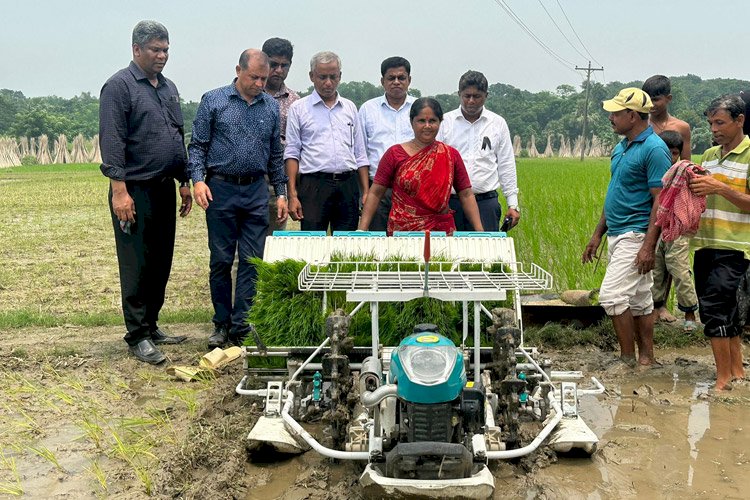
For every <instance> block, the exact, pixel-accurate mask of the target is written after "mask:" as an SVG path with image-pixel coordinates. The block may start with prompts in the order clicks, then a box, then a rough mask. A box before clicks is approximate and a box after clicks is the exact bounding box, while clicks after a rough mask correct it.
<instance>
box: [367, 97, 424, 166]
mask: <svg viewBox="0 0 750 500" xmlns="http://www.w3.org/2000/svg"><path fill="white" fill-rule="evenodd" d="M415 100H416V98H415V97H413V96H410V95H407V96H406V100H405V101H404V103H403V104H402V105H401V107H400V108H399V109H394V108H393V107H392V106H391V105H390V104H388V100H387V99H386V97H385V95H382V96H380V97H376V98H374V99H370V100H369V101H367V102H365V103H364V104H362V106H360V108H359V115H358V117H359V125H360V127H362V130H363V131H364V136H365V148H366V149H367V159H368V160H369V161H370V179H374V178H375V172H377V170H378V164H379V163H380V158H382V157H383V155H384V154H385V152H386V150H387V149H388V148H390V147H391V146H393V145H395V144H401V143H404V142H406V141H410V140H411V139H413V138H414V130H412V128H411V122H410V121H409V112H410V111H411V105H412V103H413V102H414V101H415Z"/></svg>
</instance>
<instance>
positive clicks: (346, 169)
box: [284, 52, 369, 231]
mask: <svg viewBox="0 0 750 500" xmlns="http://www.w3.org/2000/svg"><path fill="white" fill-rule="evenodd" d="M310 80H311V81H312V82H313V86H314V87H315V90H314V91H313V92H312V94H310V95H308V96H306V97H303V98H302V99H300V100H298V101H296V102H295V103H293V104H292V105H291V107H290V108H289V114H288V115H287V124H286V148H285V149H284V161H285V163H286V171H287V175H288V176H289V214H290V215H291V216H292V218H293V219H294V220H299V221H300V227H301V229H302V230H303V231H327V230H328V227H329V225H330V228H331V230H332V231H355V230H356V229H357V225H358V223H359V200H358V197H359V194H360V193H361V194H362V202H363V203H364V201H365V198H366V197H367V192H368V190H369V175H368V171H369V163H368V161H367V155H366V154H365V143H364V139H363V137H362V130H361V128H360V126H359V122H358V121H357V107H356V106H355V105H354V103H353V102H352V101H350V100H349V99H345V98H343V97H341V96H340V95H339V94H338V92H337V89H338V86H339V83H340V82H341V59H339V56H337V55H336V54H334V53H333V52H318V53H317V54H315V55H314V56H313V57H312V59H311V60H310ZM298 176H299V178H298ZM357 184H359V189H357Z"/></svg>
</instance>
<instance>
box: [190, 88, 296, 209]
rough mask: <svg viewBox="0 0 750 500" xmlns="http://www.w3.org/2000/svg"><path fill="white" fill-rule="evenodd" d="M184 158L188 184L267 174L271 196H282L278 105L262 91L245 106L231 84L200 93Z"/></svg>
mask: <svg viewBox="0 0 750 500" xmlns="http://www.w3.org/2000/svg"><path fill="white" fill-rule="evenodd" d="M235 82H236V79H235ZM188 153H189V160H188V170H189V171H190V177H191V178H192V179H193V182H194V183H195V182H200V181H205V179H206V173H208V172H211V173H216V174H223V175H236V176H241V177H244V176H253V175H264V174H268V178H269V180H270V182H271V185H272V186H273V187H274V190H275V191H276V194H277V195H278V194H286V182H287V176H286V173H285V171H284V162H283V153H284V151H283V149H282V147H281V141H280V130H279V105H278V103H277V102H276V100H275V99H274V98H273V97H271V96H269V95H268V94H266V93H265V92H261V93H260V94H258V95H257V96H256V97H255V99H253V101H252V102H250V103H248V102H246V101H245V100H244V99H243V98H242V96H241V95H240V93H239V92H238V91H237V88H236V87H235V83H234V82H232V84H230V85H227V86H225V87H220V88H218V89H214V90H211V91H209V92H206V93H205V94H204V95H203V97H202V98H201V103H200V106H198V113H197V114H196V116H195V121H193V136H192V138H191V140H190V146H188Z"/></svg>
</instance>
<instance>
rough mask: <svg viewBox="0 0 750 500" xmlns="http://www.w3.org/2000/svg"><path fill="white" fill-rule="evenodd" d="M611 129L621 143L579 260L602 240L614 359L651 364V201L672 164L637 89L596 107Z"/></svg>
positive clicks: (603, 300)
mask: <svg viewBox="0 0 750 500" xmlns="http://www.w3.org/2000/svg"><path fill="white" fill-rule="evenodd" d="M602 105H603V107H604V110H605V111H608V112H609V121H610V123H611V124H612V129H613V130H614V131H615V133H617V134H619V135H624V136H625V138H624V139H623V140H622V141H620V142H619V143H618V144H617V146H616V147H615V149H614V151H613V152H612V157H611V167H610V173H611V178H610V181H609V187H608V188H607V196H606V198H605V200H604V210H603V211H602V216H601V218H600V219H599V223H598V224H597V225H596V229H595V230H594V234H593V235H592V236H591V240H590V241H589V243H588V245H586V249H585V250H584V252H583V256H582V258H581V261H582V262H583V263H586V262H591V261H592V260H593V259H595V258H596V254H597V249H598V248H599V245H600V244H601V241H602V237H603V236H604V235H605V234H606V235H607V246H608V257H609V262H608V264H607V272H606V273H605V275H604V280H603V281H602V286H601V289H600V291H599V303H600V304H601V305H602V307H604V310H605V311H606V313H607V314H608V315H609V316H610V317H611V318H612V323H613V324H614V327H615V332H616V333H617V340H618V342H619V344H620V357H621V358H622V360H623V361H625V362H626V363H628V364H632V365H635V344H636V343H637V344H638V363H639V364H641V365H650V364H652V363H653V362H654V315H653V314H652V313H653V310H654V302H653V298H652V296H651V285H652V284H653V278H652V276H651V269H653V267H654V249H655V248H656V243H657V241H658V238H659V228H657V227H656V225H655V224H654V222H655V221H656V210H657V207H658V202H657V199H658V197H659V192H660V191H661V187H662V184H661V178H662V177H663V176H664V174H665V173H666V171H667V170H668V169H669V167H670V166H671V164H672V159H671V156H670V154H669V149H668V148H667V145H666V144H664V141H662V140H661V139H660V138H659V136H657V135H656V134H655V133H654V130H653V129H652V128H651V127H650V126H649V124H648V113H649V111H650V110H651V107H652V104H651V98H650V97H649V96H648V94H646V93H645V92H643V91H642V90H641V89H638V88H634V87H633V88H626V89H623V90H621V91H620V92H619V93H618V94H617V95H616V96H615V97H614V98H613V99H610V100H607V101H604V102H603V103H602Z"/></svg>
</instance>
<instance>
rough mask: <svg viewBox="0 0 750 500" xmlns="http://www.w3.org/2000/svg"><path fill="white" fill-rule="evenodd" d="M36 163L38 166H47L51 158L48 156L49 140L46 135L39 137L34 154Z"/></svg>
mask: <svg viewBox="0 0 750 500" xmlns="http://www.w3.org/2000/svg"><path fill="white" fill-rule="evenodd" d="M36 161H37V163H39V164H40V165H49V164H50V163H52V158H50V156H49V139H48V138H47V135H46V134H42V135H40V136H39V147H38V148H37V152H36Z"/></svg>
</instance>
